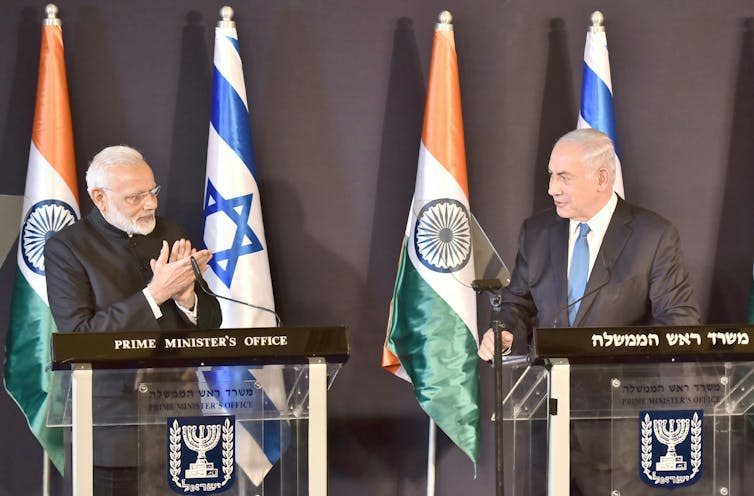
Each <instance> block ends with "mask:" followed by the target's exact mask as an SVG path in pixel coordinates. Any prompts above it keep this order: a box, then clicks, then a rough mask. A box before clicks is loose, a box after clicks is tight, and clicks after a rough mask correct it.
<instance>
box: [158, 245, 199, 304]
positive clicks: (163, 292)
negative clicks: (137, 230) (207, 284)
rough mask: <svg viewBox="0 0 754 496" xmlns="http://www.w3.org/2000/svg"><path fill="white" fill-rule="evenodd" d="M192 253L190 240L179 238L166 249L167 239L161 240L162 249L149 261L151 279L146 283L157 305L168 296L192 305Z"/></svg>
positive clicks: (193, 278) (167, 298)
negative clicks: (171, 247) (190, 257)
mask: <svg viewBox="0 0 754 496" xmlns="http://www.w3.org/2000/svg"><path fill="white" fill-rule="evenodd" d="M191 253H192V249H191V242H189V241H187V240H185V239H179V240H178V241H176V242H175V243H173V249H172V250H170V249H168V243H167V241H163V242H162V249H160V255H159V256H158V257H157V259H154V258H153V259H152V260H150V261H149V265H150V266H151V267H152V274H153V275H152V280H151V281H150V282H149V284H148V285H147V288H148V289H149V292H150V294H151V295H152V298H154V300H155V303H157V304H158V305H161V304H163V303H164V302H166V301H167V300H169V299H170V298H175V299H176V300H177V301H178V302H179V303H181V304H182V305H183V304H184V303H188V304H187V305H184V306H189V307H190V306H191V305H193V301H194V300H193V292H194V280H195V277H194V271H193V269H192V268H191V261H190V260H189V258H188V257H189V255H190V254H191Z"/></svg>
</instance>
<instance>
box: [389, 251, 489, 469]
mask: <svg viewBox="0 0 754 496" xmlns="http://www.w3.org/2000/svg"><path fill="white" fill-rule="evenodd" d="M407 244H408V243H406V241H405V240H404V243H403V250H402V251H401V260H400V263H399V267H398V276H397V277H396V281H395V289H394V290H393V302H392V309H393V311H392V314H391V319H390V331H389V333H388V339H387V344H388V348H389V349H390V351H392V352H393V353H394V354H395V355H396V356H397V357H398V359H399V360H400V362H401V365H402V366H403V368H404V369H405V371H406V373H407V374H408V376H409V377H410V378H411V382H412V383H413V385H414V392H415V394H416V399H417V400H418V401H419V404H420V405H421V407H422V408H423V409H424V411H425V412H427V414H428V415H429V416H430V417H432V418H433V419H434V421H435V423H436V424H437V426H438V427H439V428H440V429H442V431H443V432H445V434H447V435H448V437H449V438H450V439H451V440H452V441H453V442H454V443H455V444H456V445H457V446H458V447H459V448H461V450H463V451H464V452H465V453H466V454H467V455H468V457H469V458H470V459H471V461H472V462H473V463H474V468H475V469H476V464H477V461H478V459H479V446H480V437H481V433H480V431H479V371H478V360H477V356H476V351H477V345H476V341H475V340H474V338H473V337H472V335H471V332H470V331H469V328H468V327H467V326H466V324H465V323H464V322H463V320H461V318H460V317H459V316H458V314H457V313H456V312H454V311H453V309H452V308H451V307H450V305H448V304H447V303H446V302H445V300H443V299H442V298H441V297H440V296H439V295H438V294H437V293H436V292H435V291H434V290H433V289H432V287H431V286H430V285H429V284H427V282H426V281H425V280H424V279H423V278H422V277H421V275H420V274H419V272H417V270H416V269H415V268H414V266H413V264H412V263H411V261H410V260H409V257H408V252H407V248H406V246H407Z"/></svg>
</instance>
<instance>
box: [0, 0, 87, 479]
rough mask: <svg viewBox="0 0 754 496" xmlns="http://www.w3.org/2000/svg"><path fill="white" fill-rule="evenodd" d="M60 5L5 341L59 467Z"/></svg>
mask: <svg viewBox="0 0 754 496" xmlns="http://www.w3.org/2000/svg"><path fill="white" fill-rule="evenodd" d="M51 9H52V10H51ZM55 10H56V9H54V7H52V8H51V7H49V6H48V18H47V19H45V21H44V26H43V27H42V44H41V49H40V54H39V79H38V81H37V102H36V108H35V111H34V127H33V129H32V138H31V149H30V151H29V166H28V171H27V174H26V189H25V192H24V205H23V213H22V217H21V233H20V237H19V241H18V270H17V274H16V282H15V286H14V289H13V300H12V304H11V317H10V325H9V328H8V336H7V340H6V343H5V388H6V389H7V390H8V393H9V394H10V395H11V397H13V399H14V400H15V401H16V403H18V406H19V408H21V410H22V411H23V413H24V415H25V416H26V419H27V421H28V423H29V427H30V428H31V430H32V432H33V433H34V435H35V436H36V437H37V439H38V440H39V442H40V444H41V445H42V447H43V448H44V449H45V450H46V452H47V455H48V456H49V457H50V459H51V460H52V462H53V463H54V464H55V466H56V467H57V469H58V470H59V471H60V472H61V473H62V472H63V464H64V451H63V431H62V429H60V428H57V429H56V428H47V426H46V425H45V421H46V416H47V393H48V387H49V383H50V375H49V372H47V371H46V370H45V366H46V365H47V364H48V363H49V361H50V334H51V333H52V332H53V331H54V330H55V323H54V322H53V319H52V314H51V313H50V308H49V305H48V302H47V284H46V280H45V267H44V253H43V249H44V243H45V241H46V240H47V238H49V237H50V235H52V234H53V233H55V232H56V231H59V230H60V229H62V228H63V227H65V226H67V225H68V224H71V223H73V222H75V221H76V220H77V219H78V218H79V215H80V214H79V199H78V188H77V186H76V161H75V158H74V154H73V128H72V125H71V109H70V105H69V103H68V85H67V83H66V73H65V58H64V55H63V31H62V28H61V26H60V21H59V20H58V19H56V18H55Z"/></svg>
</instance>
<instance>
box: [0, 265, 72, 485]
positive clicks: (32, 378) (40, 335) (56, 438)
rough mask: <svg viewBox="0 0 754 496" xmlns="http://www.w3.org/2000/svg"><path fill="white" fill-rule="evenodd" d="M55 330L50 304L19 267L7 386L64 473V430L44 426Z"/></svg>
mask: <svg viewBox="0 0 754 496" xmlns="http://www.w3.org/2000/svg"><path fill="white" fill-rule="evenodd" d="M54 330H55V323H54V322H53V320H52V314H51V313H50V309H49V307H48V306H47V305H46V304H45V302H44V301H43V300H42V299H41V298H40V297H39V295H37V293H36V291H34V289H33V288H32V287H31V286H30V285H29V283H28V282H27V281H26V278H25V277H24V276H23V274H22V273H21V271H20V270H18V269H17V271H16V282H15V285H14V288H13V300H12V303H11V316H10V325H9V326H8V335H7V337H6V341H5V389H6V390H7V391H8V393H9V394H10V395H11V397H12V398H13V399H14V400H15V401H16V403H18V406H19V408H21V411H22V412H23V413H24V415H25V416H26V420H27V422H28V423H29V428H30V429H31V431H32V432H33V433H34V435H35V436H36V437H37V439H38V440H39V442H40V444H41V445H42V447H43V448H44V449H45V451H47V456H49V457H50V460H52V462H53V464H54V465H55V467H56V468H57V469H58V471H60V473H61V474H62V473H63V468H64V463H65V455H64V449H63V429H62V428H48V427H47V426H46V425H45V423H46V420H47V390H48V387H49V384H50V373H49V372H47V371H45V366H46V365H47V364H48V363H49V362H50V334H51V333H52V331H54Z"/></svg>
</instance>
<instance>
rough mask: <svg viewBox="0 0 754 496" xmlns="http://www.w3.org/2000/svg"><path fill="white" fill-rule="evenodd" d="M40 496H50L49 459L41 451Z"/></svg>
mask: <svg viewBox="0 0 754 496" xmlns="http://www.w3.org/2000/svg"><path fill="white" fill-rule="evenodd" d="M42 458H43V459H42V496H50V457H49V456H47V452H46V451H44V450H42Z"/></svg>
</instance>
